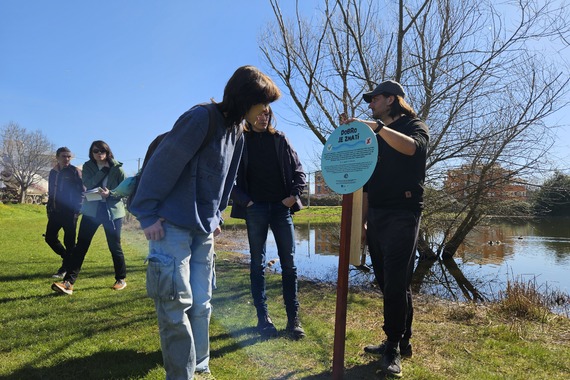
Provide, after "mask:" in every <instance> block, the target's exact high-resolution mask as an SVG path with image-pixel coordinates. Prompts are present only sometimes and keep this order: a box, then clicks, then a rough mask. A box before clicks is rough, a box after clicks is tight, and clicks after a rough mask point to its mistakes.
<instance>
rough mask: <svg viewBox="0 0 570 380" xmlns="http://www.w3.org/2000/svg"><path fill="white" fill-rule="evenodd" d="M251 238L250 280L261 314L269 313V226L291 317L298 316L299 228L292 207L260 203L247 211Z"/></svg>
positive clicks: (248, 231)
mask: <svg viewBox="0 0 570 380" xmlns="http://www.w3.org/2000/svg"><path fill="white" fill-rule="evenodd" d="M246 224H247V237H248V240H249V250H250V254H251V265H250V279H251V295H252V296H253V304H254V305H255V307H256V309H257V313H258V315H261V314H264V313H267V304H266V301H267V296H266V294H265V266H266V242H267V234H268V232H269V227H271V231H272V232H273V236H274V237H275V242H276V243H277V253H278V255H279V262H280V264H281V270H282V273H281V283H282V287H283V300H284V303H285V310H286V311H287V317H288V318H289V319H293V318H295V317H297V313H298V310H299V301H298V299H297V267H296V266H295V262H294V260H293V257H294V255H295V229H294V227H293V220H292V219H291V213H290V211H289V208H288V207H286V206H285V205H283V204H282V203H281V202H274V203H271V202H259V203H254V204H253V205H252V206H250V207H248V208H247V217H246Z"/></svg>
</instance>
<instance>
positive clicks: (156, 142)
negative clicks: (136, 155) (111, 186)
mask: <svg viewBox="0 0 570 380" xmlns="http://www.w3.org/2000/svg"><path fill="white" fill-rule="evenodd" d="M200 106H201V107H204V108H206V109H207V110H208V119H209V124H208V132H206V137H205V138H204V141H202V144H201V145H200V148H198V150H197V151H196V153H198V152H200V151H201V150H202V149H203V148H204V147H205V146H206V145H208V143H209V142H210V140H211V139H212V136H213V135H214V133H215V132H216V123H215V122H214V119H215V116H214V112H213V103H202V104H200ZM189 112H190V111H186V112H185V113H184V114H182V116H180V118H179V119H178V120H181V119H183V118H184V117H185V116H187V114H188V113H189ZM166 135H168V132H165V133H162V134H160V135H158V136H156V137H155V138H154V140H152V142H151V143H150V144H149V146H148V148H147V150H146V154H145V156H144V160H143V164H142V167H141V169H140V170H139V171H138V173H137V174H136V175H135V176H134V178H133V183H132V184H131V186H132V187H133V188H132V192H131V193H130V195H129V196H127V200H126V206H127V210H128V211H129V212H131V203H132V202H133V199H134V198H135V195H136V193H137V189H138V187H139V183H140V181H141V177H142V174H143V171H144V168H145V167H146V165H147V163H148V161H149V160H150V158H151V157H152V155H153V154H154V151H155V150H156V148H158V146H159V145H160V143H161V142H162V140H164V138H165V137H166Z"/></svg>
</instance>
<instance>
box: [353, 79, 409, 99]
mask: <svg viewBox="0 0 570 380" xmlns="http://www.w3.org/2000/svg"><path fill="white" fill-rule="evenodd" d="M380 94H390V95H400V96H401V97H402V98H404V97H405V96H406V93H405V92H404V88H403V87H402V85H401V84H400V83H398V82H396V81H393V80H387V81H384V82H382V83H380V84H379V85H378V86H376V88H375V89H374V91H371V92H365V93H364V94H362V98H363V99H364V101H365V102H366V103H370V102H371V101H372V98H373V97H375V96H376V95H380Z"/></svg>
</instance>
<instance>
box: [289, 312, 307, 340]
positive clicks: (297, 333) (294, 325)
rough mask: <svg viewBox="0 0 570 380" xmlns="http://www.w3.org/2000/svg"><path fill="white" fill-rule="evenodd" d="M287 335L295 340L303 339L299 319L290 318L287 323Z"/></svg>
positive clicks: (303, 335) (303, 334) (303, 333)
mask: <svg viewBox="0 0 570 380" xmlns="http://www.w3.org/2000/svg"><path fill="white" fill-rule="evenodd" d="M287 333H288V334H289V335H290V336H291V337H292V338H293V339H295V340H299V339H303V338H304V337H305V330H303V327H302V326H301V321H299V317H294V318H291V319H289V320H288V321H287Z"/></svg>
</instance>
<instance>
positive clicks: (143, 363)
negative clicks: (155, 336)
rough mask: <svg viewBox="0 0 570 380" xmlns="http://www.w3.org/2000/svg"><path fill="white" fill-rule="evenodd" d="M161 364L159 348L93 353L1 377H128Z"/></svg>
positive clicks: (29, 379) (16, 379)
mask: <svg viewBox="0 0 570 380" xmlns="http://www.w3.org/2000/svg"><path fill="white" fill-rule="evenodd" d="M157 366H162V354H161V352H160V351H157V352H151V353H141V352H136V351H133V350H120V351H109V352H98V353H95V354H93V355H91V356H87V357H82V358H73V359H69V360H65V361H63V362H60V363H58V364H56V365H54V366H51V367H33V366H27V367H24V368H22V369H19V370H17V371H15V372H14V373H12V374H10V375H7V376H0V379H1V380H21V379H27V380H34V379H42V380H50V379H83V380H85V379H127V378H140V377H144V376H145V375H146V374H147V373H148V372H149V371H150V370H152V369H154V368H156V367H157Z"/></svg>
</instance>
